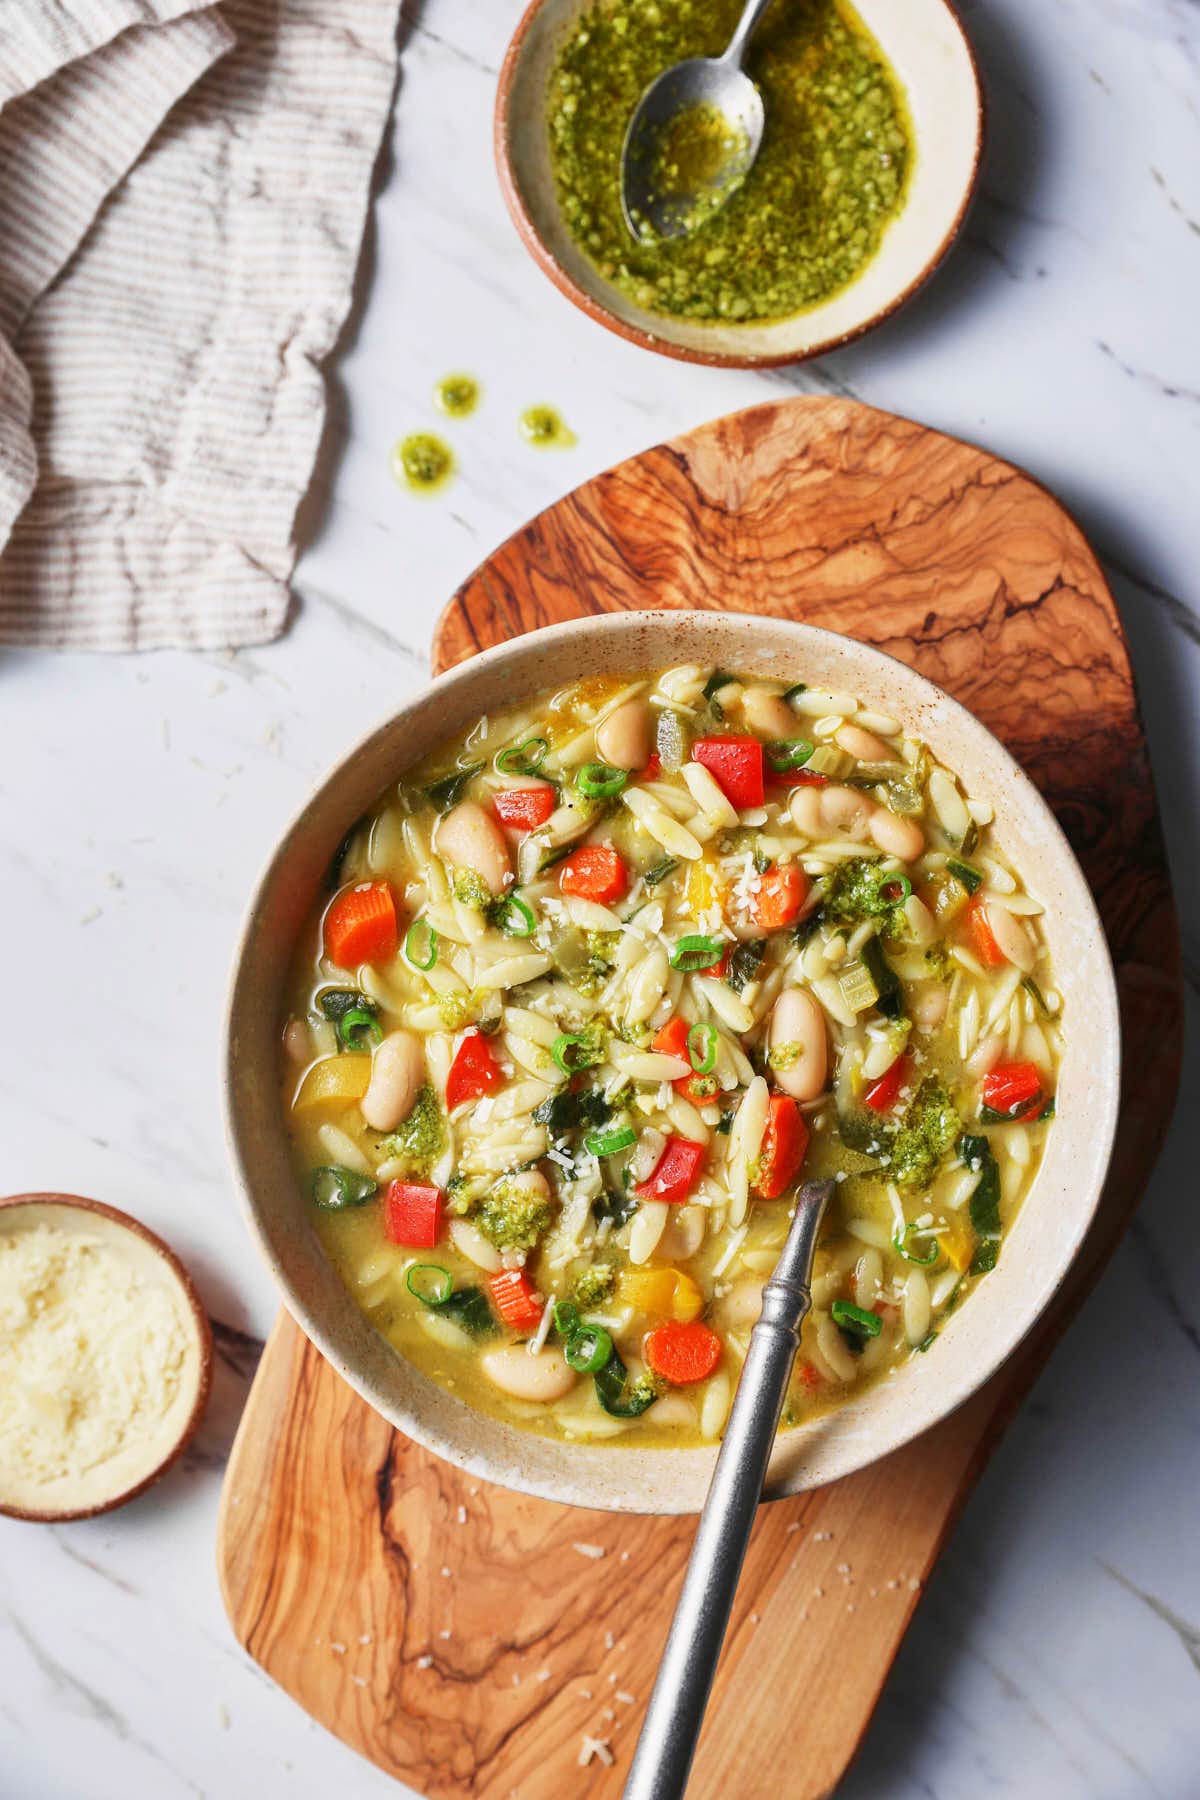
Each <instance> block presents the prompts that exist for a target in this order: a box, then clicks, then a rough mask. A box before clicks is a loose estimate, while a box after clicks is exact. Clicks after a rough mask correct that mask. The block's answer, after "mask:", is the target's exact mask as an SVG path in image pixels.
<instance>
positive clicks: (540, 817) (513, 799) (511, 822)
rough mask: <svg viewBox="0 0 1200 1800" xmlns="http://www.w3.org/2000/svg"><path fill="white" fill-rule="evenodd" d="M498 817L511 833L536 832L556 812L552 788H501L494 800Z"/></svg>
mask: <svg viewBox="0 0 1200 1800" xmlns="http://www.w3.org/2000/svg"><path fill="white" fill-rule="evenodd" d="M492 807H493V810H494V811H495V814H496V817H497V818H498V819H499V821H500V823H501V824H502V825H507V827H508V829H509V830H510V831H536V830H537V828H538V826H539V825H544V824H545V823H546V820H547V819H548V818H549V817H550V814H551V813H552V812H553V811H554V789H553V788H552V787H544V786H543V787H523V788H501V789H500V790H499V792H498V793H497V794H496V795H495V797H494V799H493V800H492Z"/></svg>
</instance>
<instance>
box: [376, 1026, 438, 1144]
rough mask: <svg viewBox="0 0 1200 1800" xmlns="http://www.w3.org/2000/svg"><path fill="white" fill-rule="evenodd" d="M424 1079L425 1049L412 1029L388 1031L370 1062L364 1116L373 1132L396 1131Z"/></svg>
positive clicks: (410, 1109)
mask: <svg viewBox="0 0 1200 1800" xmlns="http://www.w3.org/2000/svg"><path fill="white" fill-rule="evenodd" d="M424 1079H425V1051H424V1048H423V1046H422V1043H421V1040H420V1038H419V1037H417V1036H416V1035H415V1034H414V1033H413V1032H411V1031H389V1033H388V1035H387V1036H386V1037H385V1038H384V1040H383V1042H382V1043H381V1044H380V1045H379V1046H378V1048H377V1049H376V1051H375V1055H374V1057H373V1058H372V1061H371V1079H370V1081H369V1082H368V1084H367V1091H366V1093H365V1094H364V1095H363V1097H362V1116H363V1118H364V1119H365V1120H366V1121H367V1124H368V1125H369V1126H370V1127H371V1129H372V1130H373V1131H395V1129H396V1127H397V1125H399V1124H400V1122H401V1120H403V1119H407V1117H408V1115H409V1113H410V1112H411V1111H412V1109H413V1102H414V1100H415V1099H416V1097H417V1093H418V1090H419V1089H420V1086H421V1083H422V1082H423V1081H424Z"/></svg>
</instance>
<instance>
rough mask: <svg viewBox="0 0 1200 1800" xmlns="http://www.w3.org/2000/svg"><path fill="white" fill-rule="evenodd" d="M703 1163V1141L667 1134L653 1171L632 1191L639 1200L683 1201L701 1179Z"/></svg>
mask: <svg viewBox="0 0 1200 1800" xmlns="http://www.w3.org/2000/svg"><path fill="white" fill-rule="evenodd" d="M703 1162H704V1145H703V1144H695V1143H693V1142H692V1140H691V1138H681V1137H669V1138H668V1139H667V1145H666V1149H665V1150H664V1151H663V1153H662V1155H661V1156H660V1157H659V1159H658V1161H657V1163H656V1164H655V1165H654V1169H653V1171H652V1172H651V1174H650V1175H649V1176H647V1178H646V1180H645V1181H643V1182H640V1183H639V1185H638V1186H637V1188H636V1189H635V1190H634V1191H635V1192H636V1194H637V1195H638V1197H639V1199H642V1200H667V1201H672V1202H675V1201H681V1200H686V1199H687V1197H688V1195H689V1194H690V1193H691V1191H692V1189H693V1188H694V1187H695V1185H696V1183H697V1181H698V1180H699V1178H700V1169H701V1166H702V1164H703Z"/></svg>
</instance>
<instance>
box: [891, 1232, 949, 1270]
mask: <svg viewBox="0 0 1200 1800" xmlns="http://www.w3.org/2000/svg"><path fill="white" fill-rule="evenodd" d="M915 1230H916V1226H915V1225H912V1224H908V1225H906V1226H905V1227H904V1230H903V1232H899V1231H898V1232H896V1234H895V1236H894V1237H893V1238H892V1248H893V1249H894V1250H895V1251H896V1252H897V1254H898V1255H900V1256H902V1257H903V1258H904V1260H905V1262H910V1263H915V1264H916V1265H917V1267H918V1269H932V1267H933V1265H934V1263H935V1262H936V1261H937V1259H938V1257H939V1256H940V1255H941V1250H940V1248H939V1246H938V1241H937V1239H936V1238H931V1239H930V1244H929V1255H928V1256H918V1255H916V1253H915V1252H914V1251H912V1250H910V1249H909V1247H908V1240H909V1238H910V1237H911V1235H912V1233H913V1232H914V1231H915Z"/></svg>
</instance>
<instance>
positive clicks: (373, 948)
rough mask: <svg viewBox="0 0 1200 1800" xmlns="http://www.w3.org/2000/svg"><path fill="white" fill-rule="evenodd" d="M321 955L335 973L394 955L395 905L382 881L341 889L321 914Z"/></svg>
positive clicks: (389, 889) (397, 935) (360, 883)
mask: <svg viewBox="0 0 1200 1800" xmlns="http://www.w3.org/2000/svg"><path fill="white" fill-rule="evenodd" d="M324 937H325V953H326V955H327V956H328V957H329V960H330V961H331V962H334V963H336V964H337V966H338V968H339V969H357V968H358V966H359V964H360V963H377V962H387V961H388V960H389V958H390V957H393V956H394V955H395V954H396V945H397V943H398V942H399V929H398V926H397V923H396V902H395V900H394V899H393V897H392V890H391V886H390V884H389V883H388V882H386V881H360V882H357V883H356V884H355V886H354V887H350V888H343V889H342V891H341V893H340V894H339V895H338V896H337V898H336V899H335V900H334V902H333V904H332V905H331V906H330V908H329V911H328V912H327V913H326V914H325V927H324Z"/></svg>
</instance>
